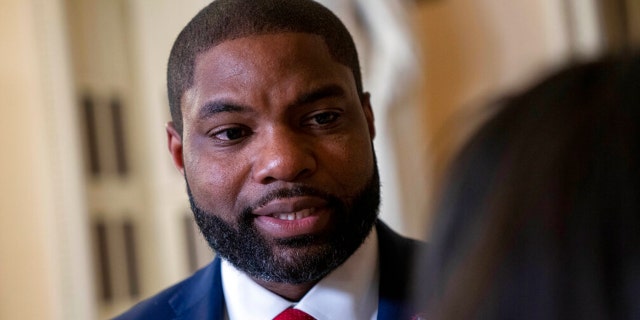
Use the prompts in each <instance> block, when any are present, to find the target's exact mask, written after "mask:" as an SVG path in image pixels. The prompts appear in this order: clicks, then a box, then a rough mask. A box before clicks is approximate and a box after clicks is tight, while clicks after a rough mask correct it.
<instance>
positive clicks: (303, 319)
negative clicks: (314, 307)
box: [273, 307, 316, 320]
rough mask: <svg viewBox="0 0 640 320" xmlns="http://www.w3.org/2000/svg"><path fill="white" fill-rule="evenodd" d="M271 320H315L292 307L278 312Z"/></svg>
mask: <svg viewBox="0 0 640 320" xmlns="http://www.w3.org/2000/svg"><path fill="white" fill-rule="evenodd" d="M273 320H316V318H314V317H312V316H310V315H308V314H307V313H306V312H304V311H302V310H298V309H294V308H292V307H289V308H287V309H286V310H284V311H282V312H280V314H279V315H277V316H276V317H275V318H273Z"/></svg>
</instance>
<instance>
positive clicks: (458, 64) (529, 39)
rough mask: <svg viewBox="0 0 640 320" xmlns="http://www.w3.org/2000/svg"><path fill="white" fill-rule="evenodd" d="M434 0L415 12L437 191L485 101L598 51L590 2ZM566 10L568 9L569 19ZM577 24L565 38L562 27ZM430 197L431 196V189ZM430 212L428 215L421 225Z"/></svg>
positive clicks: (556, 0) (552, 0)
mask: <svg viewBox="0 0 640 320" xmlns="http://www.w3.org/2000/svg"><path fill="white" fill-rule="evenodd" d="M577 2H578V4H577V5H576V9H575V10H571V11H567V10H566V9H567V8H566V6H565V3H564V1H561V0H523V1H511V0H433V1H423V2H422V4H421V5H420V6H419V10H417V12H416V13H415V19H416V27H417V29H418V30H419V32H418V34H419V35H420V39H419V41H420V42H421V44H422V49H423V57H424V66H425V68H424V75H425V79H426V81H425V83H424V89H423V92H422V95H423V99H424V105H425V119H424V124H425V126H426V129H427V131H428V133H427V144H428V145H429V147H430V148H429V150H430V152H431V158H432V160H433V170H434V186H435V189H434V190H432V191H437V189H438V185H439V183H440V182H441V181H440V180H441V179H442V175H443V174H444V172H445V170H446V166H447V164H448V163H449V159H450V157H451V156H452V155H453V154H455V151H456V150H457V148H459V146H460V144H461V143H462V142H463V141H464V139H465V138H466V137H467V135H468V134H469V133H470V132H472V130H473V128H475V127H476V125H477V124H478V123H480V122H481V121H482V120H483V119H484V117H485V116H486V115H485V114H484V113H483V112H482V110H483V108H484V106H485V105H486V104H487V103H488V102H489V101H491V100H493V99H495V98H497V97H499V96H501V95H504V94H505V93H508V92H513V91H514V90H519V89H520V88H522V87H523V86H525V85H526V84H528V83H529V82H531V81H532V80H535V79H536V78H538V77H540V76H542V75H544V74H546V73H547V72H549V71H550V70H553V69H555V68H557V67H559V66H560V65H562V64H563V63H566V62H568V61H569V60H571V59H574V58H576V57H589V56H593V55H594V54H597V49H598V48H597V46H598V36H597V34H595V33H596V30H595V28H596V26H595V25H594V21H595V15H594V13H593V11H592V10H591V8H592V3H591V1H577ZM568 15H575V17H574V18H572V19H569V20H571V21H573V22H572V23H573V24H571V23H570V21H568V19H567V17H568ZM570 25H571V26H572V27H573V28H574V29H576V30H577V35H576V37H575V39H570V38H569V34H568V27H569V26H570ZM432 197H433V198H434V200H435V201H432V204H433V203H435V202H437V197H438V196H437V194H433V195H432ZM430 221H431V219H427V226H428V225H429V222H430Z"/></svg>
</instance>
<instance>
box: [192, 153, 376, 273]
mask: <svg viewBox="0 0 640 320" xmlns="http://www.w3.org/2000/svg"><path fill="white" fill-rule="evenodd" d="M187 193H188V194H189V202H190V203H191V210H192V211H193V213H194V216H195V220H196V223H197V224H198V226H199V228H200V231H201V232H202V234H203V235H204V237H205V239H206V240H207V242H208V243H209V246H210V247H211V248H212V249H213V250H214V252H215V253H216V254H217V255H219V256H220V257H222V258H224V259H225V260H227V261H229V262H230V263H231V264H233V265H234V266H235V267H236V268H237V269H238V270H241V271H243V272H245V273H247V274H248V275H249V276H251V277H253V278H256V279H261V280H264V281H268V282H278V283H290V284H300V283H309V282H315V281H318V280H319V279H321V278H322V277H324V276H325V275H327V274H328V273H329V272H331V271H332V270H334V269H335V268H337V267H338V266H340V265H341V264H342V263H343V262H345V261H346V260H347V258H349V257H350V256H351V255H352V254H353V253H354V252H355V251H356V250H357V249H358V248H359V247H360V245H361V244H362V243H363V242H364V240H365V239H366V238H367V236H368V235H369V233H370V232H371V229H372V228H373V225H374V224H375V222H376V220H377V218H378V208H379V205H380V177H379V174H378V167H377V164H375V163H374V169H373V172H372V175H371V178H370V180H369V182H368V183H367V184H366V185H365V187H364V189H363V190H362V191H360V192H359V193H358V194H356V195H355V196H354V197H352V198H350V199H348V200H346V201H342V200H340V199H339V198H338V197H336V196H333V195H330V194H327V193H325V192H322V191H320V190H317V189H314V188H310V187H306V186H299V187H295V188H293V189H281V190H277V191H275V192H272V193H269V194H267V195H266V196H265V197H263V198H262V199H261V200H260V201H258V202H257V204H256V205H255V206H254V207H248V208H245V209H244V210H242V212H240V213H239V214H238V219H237V221H236V223H235V225H236V226H234V225H233V224H232V223H228V222H225V221H224V220H222V219H220V218H219V217H218V216H216V215H215V214H214V213H213V212H208V211H206V210H204V209H202V208H200V207H199V206H198V205H197V204H196V202H195V200H194V198H193V195H192V193H191V189H190V188H189V183H188V181H187ZM305 195H306V196H316V197H321V198H323V199H324V200H326V201H327V203H328V204H329V208H331V209H333V211H334V214H333V219H334V220H332V223H333V228H332V229H331V230H330V231H328V232H327V233H326V234H322V235H305V236H297V237H291V238H285V239H276V240H275V241H273V242H269V241H267V239H265V238H264V237H263V236H262V235H261V234H260V233H259V232H258V231H257V230H256V228H255V226H254V225H253V220H254V219H255V216H254V215H253V214H252V211H253V209H254V208H255V207H258V206H260V205H262V204H266V203H267V202H269V201H272V200H274V199H278V198H287V197H296V196H305ZM303 248H306V249H309V250H307V251H304V250H302V249H303ZM296 249H300V250H296ZM276 251H277V252H276Z"/></svg>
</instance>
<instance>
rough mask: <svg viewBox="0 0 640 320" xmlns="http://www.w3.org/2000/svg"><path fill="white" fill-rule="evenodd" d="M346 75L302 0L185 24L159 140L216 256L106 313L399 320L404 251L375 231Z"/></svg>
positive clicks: (242, 6) (365, 113) (333, 27)
mask: <svg viewBox="0 0 640 320" xmlns="http://www.w3.org/2000/svg"><path fill="white" fill-rule="evenodd" d="M359 68H360V67H359V62H358V57H357V52H356V49H355V46H354V44H353V40H352V39H351V36H350V35H349V33H348V31H347V30H346V29H345V27H344V26H343V25H342V23H341V22H340V21H339V20H338V18H336V17H335V15H333V14H332V13H331V12H330V11H329V10H327V9H326V8H324V7H322V6H321V5H319V4H317V3H315V2H313V1H310V0H260V1H257V0H219V1H215V2H213V3H211V4H210V5H209V6H207V7H206V8H205V9H203V10H202V11H201V12H200V13H198V15H196V16H195V17H194V18H193V19H192V20H191V22H189V24H188V25H187V26H186V27H185V28H184V29H183V31H182V32H181V33H180V35H179V36H178V38H177V39H176V41H175V43H174V46H173V49H172V51H171V55H170V58H169V66H168V77H167V80H168V89H169V103H170V106H171V116H172V120H173V121H172V122H171V123H169V124H168V125H167V136H168V145H169V151H170V153H171V155H172V158H173V161H174V164H175V165H176V167H177V168H178V170H180V172H181V173H182V174H183V175H184V177H185V180H186V182H187V192H188V194H189V199H190V202H191V207H192V210H193V212H194V215H195V219H196V222H197V223H198V226H199V227H200V230H201V231H202V233H203V235H204V236H205V238H206V239H207V241H208V242H209V244H210V246H211V247H212V248H213V250H214V251H215V252H216V254H217V257H216V259H215V260H214V261H213V262H212V263H211V264H210V265H209V266H207V267H205V268H204V269H202V270H200V271H198V272H196V273H195V274H194V275H193V276H191V277H190V278H188V279H186V280H184V281H183V282H181V283H179V284H177V285H175V286H173V287H171V288H169V289H167V290H165V291H163V292H161V293H160V294H158V295H156V296H155V297H152V298H150V299H149V300H146V301H143V302H142V303H140V304H138V305H137V306H135V307H134V308H133V309H131V310H130V311H128V312H127V313H125V314H123V315H122V316H121V319H138V318H145V319H178V318H179V319H225V318H228V319H273V318H274V317H276V316H278V314H280V313H281V312H283V311H284V310H287V311H286V312H291V310H288V309H290V308H291V307H295V310H302V311H304V312H305V313H306V314H308V315H310V316H311V317H313V318H315V319H398V318H400V317H401V316H402V315H404V313H405V312H406V311H407V310H405V309H404V307H405V293H406V292H407V291H408V290H407V288H406V285H407V281H408V278H407V277H408V275H409V274H410V272H409V266H410V265H411V256H412V252H413V251H414V250H415V247H416V246H417V245H418V243H417V242H415V241H413V240H409V239H406V238H402V237H400V236H399V235H397V234H395V233H394V232H393V231H391V230H390V229H388V228H387V227H386V226H385V225H384V224H383V223H381V222H377V210H378V206H379V202H380V190H379V189H380V184H379V178H378V171H377V167H376V163H375V155H374V151H373V147H372V139H373V136H374V134H375V129H374V125H373V114H372V111H371V106H370V104H369V94H367V93H364V91H363V89H362V83H361V76H360V69H359ZM374 226H375V227H374ZM308 315H307V316H308ZM292 319H297V318H292ZM301 319H304V318H301Z"/></svg>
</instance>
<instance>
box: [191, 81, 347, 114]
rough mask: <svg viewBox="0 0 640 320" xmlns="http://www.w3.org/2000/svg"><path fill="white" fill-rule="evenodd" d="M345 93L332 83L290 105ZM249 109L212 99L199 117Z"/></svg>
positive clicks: (339, 95)
mask: <svg viewBox="0 0 640 320" xmlns="http://www.w3.org/2000/svg"><path fill="white" fill-rule="evenodd" d="M345 95H346V94H345V91H344V89H343V88H342V87H340V86H339V85H335V84H331V85H327V86H324V87H320V88H318V89H315V90H312V91H310V92H307V93H304V94H302V95H300V96H299V97H298V98H297V99H296V100H295V101H294V102H293V103H292V104H291V106H290V107H295V106H301V105H305V104H311V103H314V102H316V101H319V100H322V99H326V98H332V97H343V96H345ZM249 109H250V108H248V107H246V106H242V105H238V104H234V103H231V102H227V101H224V100H223V101H211V102H207V103H205V105H204V106H202V108H200V111H198V118H199V119H206V118H209V117H212V116H214V115H216V114H219V113H224V112H233V113H240V112H246V111H247V110H249Z"/></svg>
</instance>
